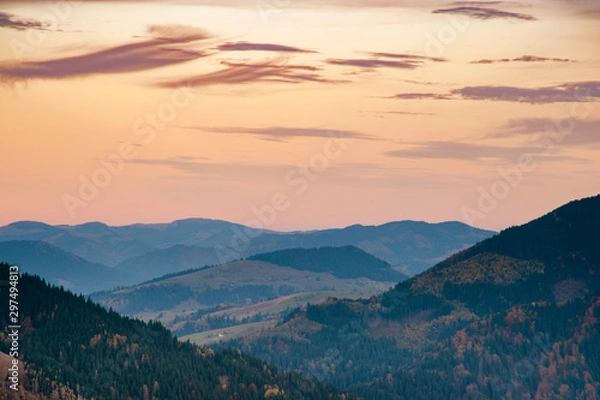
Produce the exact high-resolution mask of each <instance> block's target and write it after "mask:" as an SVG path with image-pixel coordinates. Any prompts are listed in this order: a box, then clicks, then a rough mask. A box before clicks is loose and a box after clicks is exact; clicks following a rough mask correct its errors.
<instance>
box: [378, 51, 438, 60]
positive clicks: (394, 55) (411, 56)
mask: <svg viewBox="0 0 600 400" xmlns="http://www.w3.org/2000/svg"><path fill="white" fill-rule="evenodd" d="M368 54H369V55H371V56H373V57H384V58H400V59H403V60H411V61H434V62H447V61H448V59H447V58H443V57H428V56H423V55H419V54H407V53H382V52H371V53H368Z"/></svg>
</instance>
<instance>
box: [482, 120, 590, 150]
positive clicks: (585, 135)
mask: <svg viewBox="0 0 600 400" xmlns="http://www.w3.org/2000/svg"><path fill="white" fill-rule="evenodd" d="M540 132H541V133H548V134H551V135H553V136H556V137H559V138H560V144H561V145H563V146H578V145H600V120H582V119H577V118H569V119H566V120H556V119H551V118H517V119H512V120H510V121H508V123H507V124H506V125H504V126H503V127H502V128H501V129H500V131H499V132H496V133H492V134H490V135H488V137H489V138H515V137H527V136H530V135H532V134H534V133H540ZM557 135H558V136H557Z"/></svg>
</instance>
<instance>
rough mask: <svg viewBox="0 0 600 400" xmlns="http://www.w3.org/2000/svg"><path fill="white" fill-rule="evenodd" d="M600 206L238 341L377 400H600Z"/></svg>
mask: <svg viewBox="0 0 600 400" xmlns="http://www.w3.org/2000/svg"><path fill="white" fill-rule="evenodd" d="M598 226H600V196H595V197H591V198H586V199H582V200H578V201H574V202H571V203H569V204H566V205H564V206H562V207H560V208H558V209H556V210H554V211H552V212H550V213H548V214H546V215H544V216H543V217H541V218H538V219H536V220H534V221H531V222H530V223H527V224H525V225H522V226H518V227H513V228H509V229H507V230H505V231H503V232H501V233H500V234H498V235H496V236H494V237H492V238H489V239H487V240H484V241H483V242H481V243H479V244H477V245H475V246H472V247H471V248H469V249H466V250H464V251H461V252H459V253H457V254H455V255H453V256H451V257H449V258H448V259H446V260H444V261H443V262H441V263H438V264H437V265H436V266H434V267H433V268H432V269H430V270H428V271H425V272H424V273H422V274H421V275H418V276H415V277H413V278H411V279H409V280H407V281H404V282H401V283H400V284H398V285H397V286H396V287H395V288H394V289H393V290H391V291H388V292H385V293H384V294H382V295H380V296H375V297H372V298H370V299H364V300H355V301H352V300H340V299H330V300H328V301H327V302H325V303H323V304H320V305H308V306H306V307H301V308H298V309H296V310H295V311H293V312H291V313H290V314H289V315H288V317H287V318H286V319H285V320H284V322H283V323H282V324H280V325H278V326H276V327H273V328H272V329H270V330H268V331H264V332H262V333H259V334H257V335H253V336H251V337H248V338H245V339H240V340H236V341H232V342H228V343H227V346H234V347H237V348H240V349H242V350H244V351H247V352H250V353H252V354H254V355H257V356H259V357H261V358H263V359H265V360H267V361H268V362H272V363H274V364H276V365H278V366H279V367H280V368H283V369H285V370H299V371H303V372H304V373H307V374H312V375H314V376H316V377H318V378H319V379H322V380H324V381H326V382H330V383H333V384H335V385H337V386H339V387H341V388H345V389H348V390H352V391H354V392H355V393H357V394H358V395H360V396H364V397H365V398H369V399H374V400H377V399H386V400H387V399H391V400H400V399H407V398H410V399H431V398H444V399H465V398H470V399H471V398H472V399H505V398H519V399H524V398H532V399H533V398H537V399H554V398H557V399H558V398H565V399H566V398H568V399H596V398H600V323H599V321H600V231H598V229H597V227H598Z"/></svg>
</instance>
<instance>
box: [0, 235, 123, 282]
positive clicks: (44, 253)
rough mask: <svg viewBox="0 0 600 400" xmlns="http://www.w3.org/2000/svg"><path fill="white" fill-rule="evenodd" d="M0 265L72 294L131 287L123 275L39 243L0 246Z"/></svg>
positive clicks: (45, 243) (38, 241)
mask: <svg viewBox="0 0 600 400" xmlns="http://www.w3.org/2000/svg"><path fill="white" fill-rule="evenodd" d="M0 261H4V262H8V263H11V264H15V265H18V266H19V267H20V269H21V270H22V271H24V272H28V273H31V274H38V275H40V276H43V277H44V279H46V280H47V281H48V282H50V283H51V284H54V285H58V286H64V287H65V288H67V289H69V290H72V291H73V292H75V293H90V292H93V291H98V290H106V289H112V288H114V287H116V286H120V285H124V284H131V283H133V278H132V277H131V276H129V275H127V274H126V273H123V272H120V271H115V270H113V269H112V268H108V267H107V266H105V265H102V264H99V263H92V262H89V261H87V260H84V259H83V258H81V257H78V256H76V255H74V254H72V253H69V252H66V251H64V250H62V249H60V248H58V247H56V246H54V245H51V244H49V243H47V242H43V241H40V240H18V241H9V242H0Z"/></svg>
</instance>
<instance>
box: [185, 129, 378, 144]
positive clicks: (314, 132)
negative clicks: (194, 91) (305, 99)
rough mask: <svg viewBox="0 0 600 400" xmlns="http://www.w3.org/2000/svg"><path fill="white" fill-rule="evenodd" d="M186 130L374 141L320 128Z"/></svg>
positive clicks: (267, 137)
mask: <svg viewBox="0 0 600 400" xmlns="http://www.w3.org/2000/svg"><path fill="white" fill-rule="evenodd" d="M183 128H186V129H195V130H199V131H203V132H212V133H224V134H234V135H253V136H260V137H261V138H262V139H264V140H275V141H285V140H286V139H292V138H307V137H311V138H330V137H343V138H348V139H365V140H371V139H374V138H373V137H372V136H370V135H367V134H364V133H361V132H357V131H348V130H339V129H319V128H286V127H280V126H273V127H268V128H243V127H235V126H226V127H201V126H185V127H183Z"/></svg>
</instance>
